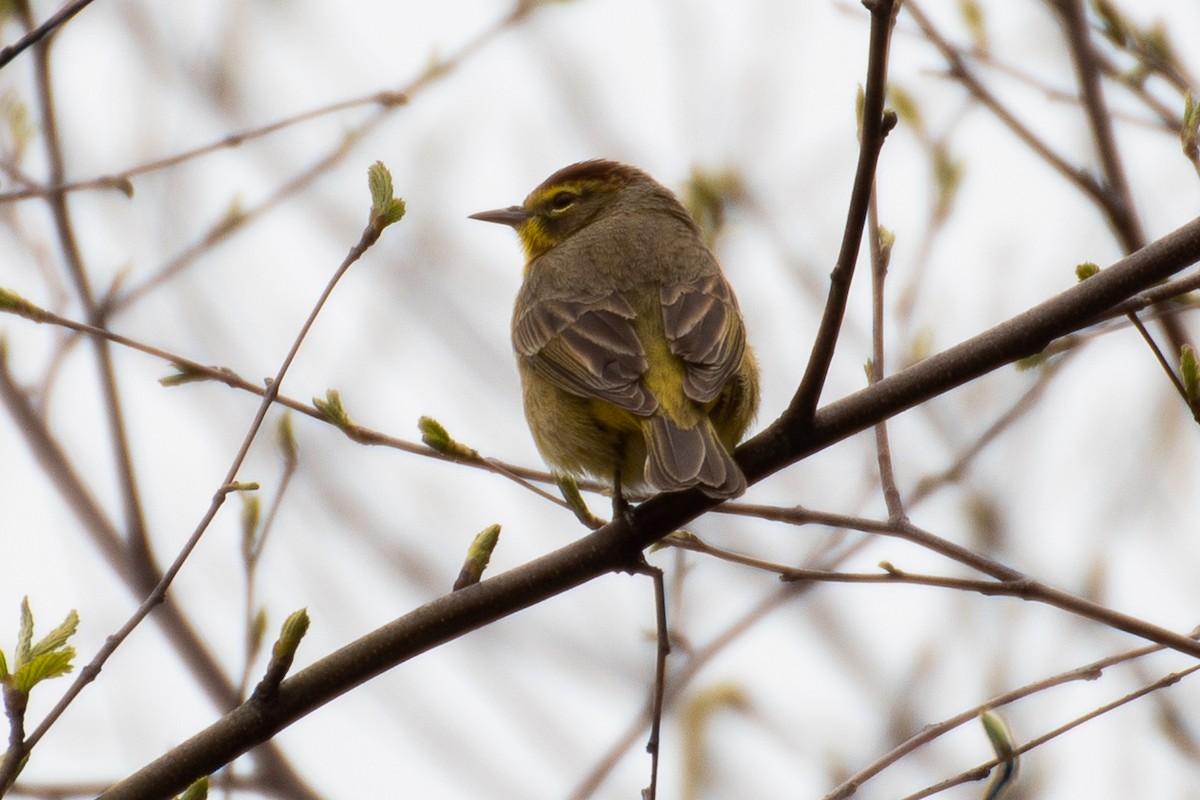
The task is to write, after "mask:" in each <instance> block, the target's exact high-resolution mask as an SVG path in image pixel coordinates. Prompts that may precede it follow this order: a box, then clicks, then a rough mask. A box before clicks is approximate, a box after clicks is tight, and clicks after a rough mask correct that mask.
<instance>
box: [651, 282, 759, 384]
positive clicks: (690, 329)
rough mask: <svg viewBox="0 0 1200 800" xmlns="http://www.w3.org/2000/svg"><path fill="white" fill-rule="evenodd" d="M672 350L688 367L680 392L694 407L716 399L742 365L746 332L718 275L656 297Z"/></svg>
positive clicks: (730, 291)
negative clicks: (682, 390)
mask: <svg viewBox="0 0 1200 800" xmlns="http://www.w3.org/2000/svg"><path fill="white" fill-rule="evenodd" d="M659 298H660V300H661V302H662V312H663V329H664V331H665V332H666V336H667V341H668V342H669V343H670V346H671V352H672V353H674V354H675V355H677V356H679V357H680V358H681V359H682V360H683V361H684V363H685V364H686V367H687V371H686V373H685V376H684V383H683V388H684V393H685V394H686V395H687V396H688V397H689V398H691V399H692V400H694V401H696V402H697V403H708V402H711V401H713V400H715V399H716V398H717V395H719V394H720V393H721V389H722V388H724V386H725V384H726V383H727V382H728V381H729V379H730V377H731V376H732V375H733V374H734V373H735V372H736V371H737V369H738V367H739V366H740V365H741V363H742V356H743V355H744V354H745V352H746V329H745V327H744V326H743V325H742V315H741V313H740V312H739V311H738V307H737V300H736V299H735V298H734V296H733V289H731V288H730V286H729V284H728V282H726V280H725V278H724V277H722V276H721V275H720V274H719V273H718V274H713V275H707V276H705V277H704V278H701V279H700V280H698V281H695V282H692V283H686V284H679V283H676V284H668V285H665V286H663V287H662V289H661V290H660V293H659Z"/></svg>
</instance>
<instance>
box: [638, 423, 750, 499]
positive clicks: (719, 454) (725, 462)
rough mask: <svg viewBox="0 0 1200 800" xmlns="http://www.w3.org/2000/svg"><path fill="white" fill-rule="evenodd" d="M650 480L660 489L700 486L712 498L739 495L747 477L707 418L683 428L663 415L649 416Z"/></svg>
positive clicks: (648, 462)
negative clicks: (692, 425)
mask: <svg viewBox="0 0 1200 800" xmlns="http://www.w3.org/2000/svg"><path fill="white" fill-rule="evenodd" d="M645 437H646V480H647V481H648V482H649V483H650V484H651V485H653V486H655V487H656V488H658V489H662V490H665V491H673V490H675V489H688V488H691V487H693V486H695V487H698V488H699V489H700V490H701V491H702V492H704V493H705V494H707V495H708V496H710V497H720V498H730V497H737V496H738V495H740V494H742V493H743V492H745V491H746V476H744V475H743V474H742V471H741V469H740V468H739V467H738V465H737V464H735V463H734V461H733V458H732V456H730V455H729V451H727V450H726V449H725V446H724V445H722V444H721V442H720V440H718V439H717V433H716V431H715V430H713V426H712V423H711V422H709V420H708V419H707V418H702V419H701V420H700V422H699V423H698V424H697V425H695V426H694V427H691V428H682V427H680V426H678V425H676V424H675V423H674V422H672V421H671V420H670V419H668V418H667V417H666V416H664V415H662V414H654V415H652V416H651V417H649V419H647V425H646V428H645Z"/></svg>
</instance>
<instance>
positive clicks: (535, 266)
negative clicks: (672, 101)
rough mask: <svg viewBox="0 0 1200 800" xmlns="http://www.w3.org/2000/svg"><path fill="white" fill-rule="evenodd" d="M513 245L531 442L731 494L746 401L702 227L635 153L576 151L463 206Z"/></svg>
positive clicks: (639, 476) (678, 484)
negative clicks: (513, 194) (514, 201)
mask: <svg viewBox="0 0 1200 800" xmlns="http://www.w3.org/2000/svg"><path fill="white" fill-rule="evenodd" d="M471 217H472V218H473V219H479V220H483V221H485V222H496V223H500V224H502V225H509V226H511V227H512V228H514V229H515V230H516V232H517V234H518V235H519V236H520V239H521V244H522V245H523V246H524V248H525V257H526V263H525V272H524V280H523V282H522V285H521V289H520V291H519V293H518V294H517V302H516V308H515V309H514V311H513V319H512V341H513V348H514V350H515V351H516V356H517V367H518V370H519V372H520V376H521V384H522V388H523V392H524V400H525V416H526V418H527V419H528V420H529V428H530V430H531V431H532V433H533V438H534V441H535V442H536V444H537V446H538V449H539V450H540V451H541V453H542V456H543V457H544V458H545V459H546V461H547V462H548V463H549V464H550V465H551V466H552V467H554V468H557V469H559V470H562V471H564V472H567V473H570V474H573V475H585V474H586V475H591V476H594V477H597V478H599V479H602V480H609V479H611V480H612V481H613V497H614V509H620V508H622V507H623V505H624V500H623V499H622V498H623V495H622V488H623V487H624V488H636V487H641V486H645V485H646V484H649V485H650V486H652V487H654V488H655V489H659V490H675V489H686V488H689V487H697V488H699V489H700V490H701V491H703V492H704V493H705V494H708V495H710V496H712V497H717V498H729V497H736V496H738V495H740V494H741V493H742V492H744V491H745V490H746V478H745V476H744V475H743V474H742V471H741V469H739V468H738V466H737V464H735V463H734V461H733V458H732V457H731V456H730V452H731V451H732V450H733V448H734V446H735V445H736V444H737V443H738V441H740V440H741V438H742V436H743V434H744V433H745V432H746V428H747V427H748V426H749V424H750V422H751V420H752V419H753V417H754V414H755V411H756V410H757V407H758V366H757V364H756V362H755V360H754V355H753V353H752V352H751V350H750V347H749V346H748V345H747V344H746V331H745V327H744V325H743V323H742V316H741V312H740V311H739V310H738V304H737V299H736V298H735V297H734V294H733V289H732V288H730V286H729V283H728V282H727V281H726V280H725V276H724V275H723V274H722V272H721V267H720V265H719V264H718V263H717V260H716V258H714V257H713V254H712V253H711V252H710V251H709V250H708V248H707V247H706V246H705V245H704V242H703V240H702V238H701V233H700V229H699V228H698V227H697V225H696V223H695V222H694V221H693V220H692V218H691V216H690V215H689V214H688V212H687V210H686V209H685V208H684V207H683V206H682V205H681V204H680V203H679V201H678V200H677V199H675V196H674V195H672V194H671V192H670V191H669V190H668V189H666V188H665V187H663V186H662V185H660V184H659V183H657V182H656V181H655V180H654V179H653V178H651V177H650V176H649V175H647V174H646V173H644V172H642V171H641V170H639V169H636V168H634V167H631V166H628V165H626V164H621V163H618V162H615V161H604V160H595V161H583V162H581V163H578V164H572V165H570V166H568V167H564V168H563V169H560V170H559V171H558V172H556V173H554V174H553V175H551V176H550V177H549V178H547V179H546V180H545V181H543V182H542V184H541V185H540V186H538V187H537V188H536V189H534V190H533V191H532V192H531V193H530V194H529V196H528V197H527V198H525V202H524V203H523V204H522V205H519V206H511V207H509V208H504V209H497V210H495V211H484V212H481V213H479V214H472V215H471Z"/></svg>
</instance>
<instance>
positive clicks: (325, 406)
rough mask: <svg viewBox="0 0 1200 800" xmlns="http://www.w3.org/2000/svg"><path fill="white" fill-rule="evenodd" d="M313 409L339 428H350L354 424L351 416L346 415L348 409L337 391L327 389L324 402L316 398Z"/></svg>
mask: <svg viewBox="0 0 1200 800" xmlns="http://www.w3.org/2000/svg"><path fill="white" fill-rule="evenodd" d="M313 408H315V409H317V411H319V412H321V416H323V417H324V418H325V419H326V420H328V421H329V422H332V423H333V424H334V425H336V426H337V427H339V428H343V429H344V428H349V427H350V426H352V425H353V424H354V423H353V422H351V421H350V415H349V414H347V413H346V407H345V406H343V405H342V395H341V394H340V393H339V392H338V390H337V389H327V390H326V391H325V399H324V400H318V399H317V398H315V397H314V398H313Z"/></svg>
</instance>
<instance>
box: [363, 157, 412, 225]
mask: <svg viewBox="0 0 1200 800" xmlns="http://www.w3.org/2000/svg"><path fill="white" fill-rule="evenodd" d="M367 185H368V186H369V187H370V189H371V225H372V226H373V227H375V228H377V229H378V230H383V229H384V228H386V227H387V226H388V225H391V224H392V223H394V222H399V221H400V218H401V217H403V216H404V201H403V200H401V199H400V198H398V197H396V196H395V195H394V194H393V192H392V173H390V172H388V168H387V167H385V166H384V165H383V162H382V161H376V162H375V163H374V164H372V165H371V166H370V167H369V168H368V169H367Z"/></svg>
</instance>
